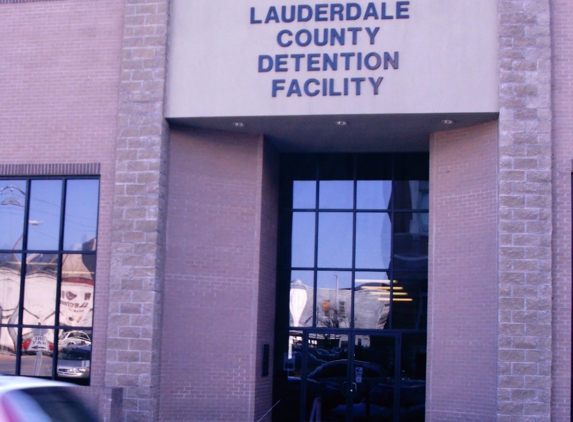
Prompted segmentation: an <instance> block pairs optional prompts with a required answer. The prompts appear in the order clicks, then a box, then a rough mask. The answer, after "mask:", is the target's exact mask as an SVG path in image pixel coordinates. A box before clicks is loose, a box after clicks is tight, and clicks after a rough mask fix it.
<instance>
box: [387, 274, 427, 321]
mask: <svg viewBox="0 0 573 422" xmlns="http://www.w3.org/2000/svg"><path fill="white" fill-rule="evenodd" d="M392 287H393V299H392V328H394V329H411V330H425V329H426V324H427V321H426V315H427V309H428V278H427V275H426V274H425V273H395V274H394V282H393V284H392Z"/></svg>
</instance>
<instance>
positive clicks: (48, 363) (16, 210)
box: [0, 177, 99, 384]
mask: <svg viewBox="0 0 573 422" xmlns="http://www.w3.org/2000/svg"><path fill="white" fill-rule="evenodd" d="M98 201H99V180H98V179H96V178H71V177H70V178H67V177H61V178H2V179H0V315H1V317H0V318H1V319H0V373H2V374H11V375H27V376H36V377H44V378H52V379H56V378H57V379H63V380H66V381H73V380H76V382H79V383H83V384H89V378H90V360H91V342H92V330H93V306H94V287H95V268H96V251H97V241H96V239H97V237H96V234H97V217H98ZM76 349H77V350H76ZM74 351H75V352H76V353H73V352H74ZM69 356H76V357H77V356H81V357H82V359H77V358H76V359H69Z"/></svg>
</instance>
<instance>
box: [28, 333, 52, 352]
mask: <svg viewBox="0 0 573 422" xmlns="http://www.w3.org/2000/svg"><path fill="white" fill-rule="evenodd" d="M28 350H30V351H32V350H36V351H37V350H42V351H46V352H47V351H49V350H50V347H49V346H48V340H46V337H45V336H34V337H32V342H31V343H30V347H28Z"/></svg>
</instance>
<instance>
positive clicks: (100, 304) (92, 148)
mask: <svg viewBox="0 0 573 422" xmlns="http://www.w3.org/2000/svg"><path fill="white" fill-rule="evenodd" d="M1 3H3V4H0V52H1V57H2V60H1V61H0V74H1V75H2V77H1V78H0V115H2V119H1V120H0V136H1V139H0V155H1V157H2V158H1V159H0V168H1V171H2V174H11V175H18V174H28V175H74V174H99V175H100V176H101V182H100V209H99V227H98V257H97V258H98V259H97V270H96V290H95V312H94V330H93V338H94V343H93V354H92V378H91V383H92V387H90V388H87V389H86V390H88V391H87V392H86V395H87V396H89V397H91V398H92V399H93V400H94V401H95V402H97V401H98V400H99V402H100V404H99V406H98V405H97V403H96V406H97V407H99V409H100V413H101V418H102V420H110V418H111V417H112V413H113V411H115V410H116V405H117V402H113V397H116V395H117V393H113V394H112V390H110V389H107V388H105V387H104V374H105V366H106V340H107V315H106V311H107V301H108V295H109V266H110V255H111V254H110V251H111V220H112V202H113V186H114V172H115V162H114V155H115V139H116V129H117V109H118V105H117V99H118V86H119V65H120V57H121V38H122V27H123V18H122V15H123V4H122V2H118V1H115V0H99V1H97V2H93V1H90V2H87V1H83V0H66V1H63V0H62V1H48V2H28V3H18V4H6V3H5V2H1ZM114 394H116V395H115V396H114ZM116 398H117V397H116ZM100 399H101V400H100ZM110 400H111V401H110ZM112 402H113V403H112ZM112 408H113V409H112Z"/></svg>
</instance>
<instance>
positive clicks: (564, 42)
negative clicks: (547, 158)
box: [551, 0, 573, 422]
mask: <svg viewBox="0 0 573 422" xmlns="http://www.w3.org/2000/svg"><path fill="white" fill-rule="evenodd" d="M571 16H573V2H571V1H569V0H553V1H552V2H551V23H552V28H551V29H552V45H553V154H554V157H555V158H554V161H553V317H552V325H553V332H552V333H553V344H552V346H553V366H552V381H553V382H552V393H551V404H552V406H551V420H552V421H555V422H569V421H570V420H571V172H572V170H573V168H572V159H573V25H571Z"/></svg>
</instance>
